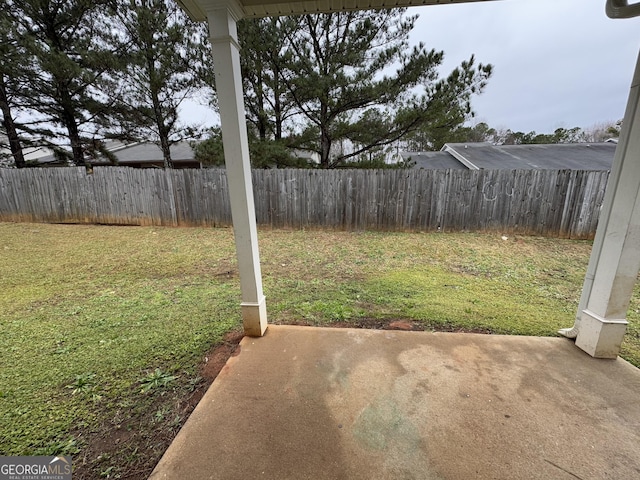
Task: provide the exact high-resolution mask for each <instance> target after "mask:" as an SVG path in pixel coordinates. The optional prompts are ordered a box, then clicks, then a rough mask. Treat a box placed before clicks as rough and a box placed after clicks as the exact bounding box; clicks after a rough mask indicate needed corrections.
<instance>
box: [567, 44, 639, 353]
mask: <svg viewBox="0 0 640 480" xmlns="http://www.w3.org/2000/svg"><path fill="white" fill-rule="evenodd" d="M639 269H640V57H639V58H638V62H637V64H636V70H635V74H634V77H633V81H632V84H631V91H630V93H629V100H628V102H627V109H626V113H625V116H624V121H623V124H622V132H621V134H620V140H619V142H618V147H617V148H616V154H615V158H614V161H613V166H612V168H611V174H610V177H609V182H608V184H607V191H606V194H605V200H604V204H603V206H602V212H601V213H600V220H599V222H598V229H597V231H596V237H595V240H594V244H593V249H592V252H591V259H590V261H589V267H588V271H587V275H586V277H585V281H584V286H583V290H582V296H581V298H580V305H579V307H578V314H577V317H576V323H575V325H574V327H573V328H571V329H565V330H561V331H560V333H561V334H563V335H565V336H567V337H569V338H575V339H576V345H577V346H578V347H579V348H581V349H582V350H584V351H585V352H587V353H588V354H589V355H591V356H593V357H598V358H615V357H616V356H617V355H618V353H619V351H620V344H621V343H622V339H623V337H624V334H625V331H626V326H627V320H626V316H627V310H628V309H629V303H630V301H631V295H632V294H633V287H634V285H635V283H636V279H637V276H638V270H639Z"/></svg>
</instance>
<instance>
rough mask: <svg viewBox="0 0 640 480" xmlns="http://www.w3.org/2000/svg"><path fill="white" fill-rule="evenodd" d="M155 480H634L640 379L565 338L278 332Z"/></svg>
mask: <svg viewBox="0 0 640 480" xmlns="http://www.w3.org/2000/svg"><path fill="white" fill-rule="evenodd" d="M240 347H241V351H240V353H239V355H237V356H235V357H232V358H231V359H230V360H229V362H228V363H227V365H226V366H225V368H224V369H223V370H222V372H220V374H219V376H218V378H217V379H216V380H215V382H214V383H213V385H212V386H211V388H210V389H209V391H208V392H207V393H206V394H205V396H204V397H203V399H202V401H201V402H200V404H199V405H198V406H197V408H196V409H195V411H194V412H193V414H192V415H191V417H190V418H189V420H188V421H187V423H186V424H185V426H184V427H183V429H182V430H181V431H180V433H179V434H178V436H177V437H176V439H175V440H174V442H173V444H172V445H171V446H170V447H169V449H168V450H167V452H166V453H165V455H164V457H163V458H162V459H161V461H160V462H159V464H158V465H157V467H156V469H155V470H154V472H153V473H152V474H151V477H150V479H153V480H159V479H175V480H178V479H180V480H184V479H189V480H201V479H224V480H233V479H278V480H283V479H295V480H301V479H314V480H315V479H332V480H335V479H350V480H351V479H366V480H372V479H455V480H460V479H509V480H515V479H545V480H549V479H560V480H564V479H567V480H570V479H581V480H601V479H608V478H610V479H631V478H640V370H638V369H636V368H635V367H633V366H632V365H630V364H629V363H627V362H625V361H624V360H621V359H617V360H597V359H594V358H591V357H590V356H588V355H587V354H586V353H584V352H582V351H581V350H579V349H578V348H576V347H575V346H574V345H573V343H572V342H570V341H568V340H566V339H560V338H537V337H536V338H534V337H515V336H494V335H476V334H458V333H455V334H454V333H428V332H402V331H387V330H385V331H377V330H357V329H334V328H312V327H288V326H270V327H269V329H268V331H267V334H266V336H265V337H263V338H248V337H245V338H244V339H243V340H242V342H241V344H240Z"/></svg>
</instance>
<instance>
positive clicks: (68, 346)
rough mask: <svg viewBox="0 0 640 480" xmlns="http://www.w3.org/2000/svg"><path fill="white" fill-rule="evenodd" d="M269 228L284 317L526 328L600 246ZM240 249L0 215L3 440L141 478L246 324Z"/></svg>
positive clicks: (573, 299)
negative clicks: (2, 219) (208, 364)
mask: <svg viewBox="0 0 640 480" xmlns="http://www.w3.org/2000/svg"><path fill="white" fill-rule="evenodd" d="M260 242H261V243H260V246H261V256H262V268H263V277H264V288H265V294H266V296H267V306H268V309H269V319H270V321H271V322H273V323H306V324H312V325H331V324H333V323H337V324H340V325H345V324H346V325H358V324H361V323H367V322H370V323H374V324H375V323H376V322H385V321H391V320H397V319H400V320H406V321H410V322H413V323H415V324H416V325H421V326H423V327H424V328H425V329H444V330H458V329H462V330H471V331H486V332H493V333H508V334H518V335H555V334H556V331H557V330H558V329H559V328H562V327H569V326H571V325H572V324H573V318H574V314H575V310H576V306H577V302H578V298H579V295H580V290H581V286H582V285H581V284H582V278H583V276H584V272H585V270H586V265H587V261H588V256H589V252H590V248H591V244H590V242H583V241H569V240H556V239H545V238H533V237H513V238H509V239H508V240H506V241H505V240H502V239H501V237H500V236H499V235H481V234H468V233H466V234H420V233H415V234H409V233H345V232H324V231H269V230H267V231H261V232H260ZM234 256H235V249H234V245H233V232H232V230H231V229H200V228H189V229H186V228H174V229H172V228H151V227H107V226H78V225H44V224H7V223H4V224H1V223H0V284H1V285H2V288H1V289H0V351H1V352H2V355H1V356H0V454H4V455H29V454H54V453H67V454H73V455H74V467H75V466H77V465H79V464H80V462H78V461H77V460H76V459H81V463H82V466H81V467H80V470H79V471H80V472H81V475H84V477H85V478H97V477H103V478H120V477H124V476H125V474H126V475H127V478H137V477H135V474H136V472H139V473H140V477H139V478H145V475H147V474H148V473H149V470H148V468H149V465H151V466H152V465H153V463H155V462H156V461H157V460H158V458H159V455H161V453H162V451H163V450H164V448H166V446H167V441H168V440H167V439H170V436H171V435H172V434H173V433H175V432H176V431H177V430H178V428H179V427H180V425H181V424H182V423H183V421H184V419H185V417H186V415H187V414H188V412H187V410H186V409H185V407H184V400H185V398H187V397H189V396H190V395H191V394H192V392H193V391H194V390H196V389H198V388H200V387H201V386H202V379H201V378H200V370H199V368H200V366H201V364H202V363H203V361H204V358H205V356H206V355H207V352H209V350H210V348H211V347H212V346H213V345H216V344H218V343H220V342H221V341H222V339H223V337H224V335H225V334H227V333H228V332H230V331H232V330H234V329H237V328H239V327H240V307H239V302H240V298H239V297H240V294H239V281H238V275H237V266H236V261H235V258H234ZM639 312H640V292H638V291H636V294H635V295H634V298H633V301H632V305H631V309H630V312H629V320H630V326H629V331H628V334H627V336H626V340H625V343H624V344H623V352H622V356H623V357H624V358H626V359H627V360H629V361H631V362H632V363H634V364H635V365H637V366H638V365H640V321H639V320H638V318H639ZM159 432H162V434H160V433H159ZM106 439H109V441H107V440H106ZM111 440H113V441H111ZM82 472H84V473H82ZM74 478H76V477H75V476H74ZM78 478H82V476H81V477H78Z"/></svg>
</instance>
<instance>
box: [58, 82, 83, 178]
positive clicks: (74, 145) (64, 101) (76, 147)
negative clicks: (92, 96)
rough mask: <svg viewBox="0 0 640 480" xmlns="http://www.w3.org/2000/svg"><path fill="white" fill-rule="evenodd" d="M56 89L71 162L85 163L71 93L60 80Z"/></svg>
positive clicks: (79, 164) (76, 163)
mask: <svg viewBox="0 0 640 480" xmlns="http://www.w3.org/2000/svg"><path fill="white" fill-rule="evenodd" d="M58 90H59V92H60V100H61V102H60V106H61V107H62V112H61V117H62V118H61V120H62V123H63V125H64V126H65V127H66V129H67V133H68V134H69V142H70V143H71V153H72V155H73V163H74V164H75V165H77V166H79V167H82V166H84V165H85V161H84V150H83V148H82V139H81V138H80V129H79V128H78V122H77V121H76V117H75V115H74V114H75V110H74V108H73V101H72V100H71V94H70V93H69V89H68V88H67V86H66V85H64V84H62V82H59V83H58Z"/></svg>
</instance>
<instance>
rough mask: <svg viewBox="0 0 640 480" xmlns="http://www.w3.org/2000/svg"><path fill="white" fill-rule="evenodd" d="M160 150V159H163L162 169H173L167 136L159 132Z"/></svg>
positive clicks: (163, 132)
mask: <svg viewBox="0 0 640 480" xmlns="http://www.w3.org/2000/svg"><path fill="white" fill-rule="evenodd" d="M160 148H161V149H162V157H163V159H164V168H165V169H166V168H173V161H172V160H171V146H170V145H169V136H168V135H167V134H166V132H165V131H164V129H163V131H161V132H160Z"/></svg>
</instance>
